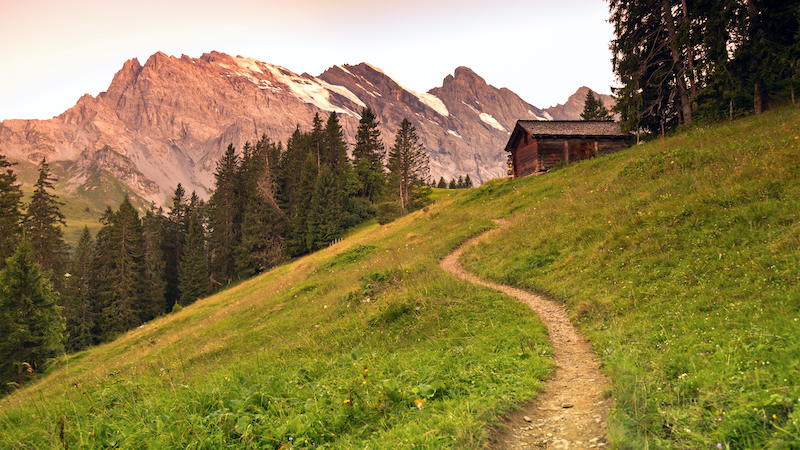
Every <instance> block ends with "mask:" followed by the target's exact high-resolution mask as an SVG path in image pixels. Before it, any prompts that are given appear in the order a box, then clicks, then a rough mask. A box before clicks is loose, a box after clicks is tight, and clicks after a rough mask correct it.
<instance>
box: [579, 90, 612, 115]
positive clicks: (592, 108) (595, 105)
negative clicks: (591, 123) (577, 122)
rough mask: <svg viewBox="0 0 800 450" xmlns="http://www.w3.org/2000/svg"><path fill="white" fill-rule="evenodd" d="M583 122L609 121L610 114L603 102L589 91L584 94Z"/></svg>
mask: <svg viewBox="0 0 800 450" xmlns="http://www.w3.org/2000/svg"><path fill="white" fill-rule="evenodd" d="M581 119H583V120H610V119H611V112H609V110H608V109H606V107H605V105H603V100H601V99H599V98H597V97H595V95H594V92H593V91H592V90H591V89H589V92H587V93H586V100H585V101H584V103H583V112H581Z"/></svg>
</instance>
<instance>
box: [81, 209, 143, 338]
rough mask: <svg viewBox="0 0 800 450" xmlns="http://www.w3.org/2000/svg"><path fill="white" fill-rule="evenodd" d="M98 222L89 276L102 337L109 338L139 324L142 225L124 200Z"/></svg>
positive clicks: (141, 276) (135, 213) (133, 210)
mask: <svg viewBox="0 0 800 450" xmlns="http://www.w3.org/2000/svg"><path fill="white" fill-rule="evenodd" d="M101 222H102V223H103V228H102V229H101V230H100V231H98V233H97V252H96V253H95V262H94V264H93V266H94V269H93V275H94V276H95V277H96V278H95V283H94V284H95V286H96V295H97V299H98V301H99V302H100V304H101V305H102V306H103V313H102V326H101V329H102V335H103V337H104V338H105V339H109V338H113V337H114V336H116V335H117V334H119V333H122V332H125V331H127V330H130V329H131V328H134V327H136V326H138V325H139V324H141V323H142V321H141V318H140V315H141V313H142V312H141V308H140V307H141V294H142V288H143V286H142V278H143V274H142V224H141V221H140V220H139V213H138V212H136V209H134V208H133V205H131V203H130V200H129V199H128V197H125V199H124V200H123V201H122V204H120V206H119V210H118V211H117V212H116V213H115V212H113V211H112V210H111V208H108V209H107V210H106V213H105V214H104V215H103V217H102V219H101Z"/></svg>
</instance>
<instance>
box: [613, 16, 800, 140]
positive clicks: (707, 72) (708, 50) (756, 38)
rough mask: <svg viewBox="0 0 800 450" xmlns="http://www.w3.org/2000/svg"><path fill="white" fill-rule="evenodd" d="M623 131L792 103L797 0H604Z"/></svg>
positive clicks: (659, 129) (799, 24)
mask: <svg viewBox="0 0 800 450" xmlns="http://www.w3.org/2000/svg"><path fill="white" fill-rule="evenodd" d="M609 6H610V13H611V17H610V19H609V22H610V23H611V24H612V25H613V26H614V34H615V38H614V39H613V40H612V41H611V51H612V64H613V67H614V72H615V74H616V75H617V77H618V79H619V82H620V84H621V86H620V87H619V88H615V89H612V90H613V91H614V95H615V97H616V98H617V104H616V106H615V107H614V111H615V112H617V113H619V114H620V124H621V125H622V128H623V130H624V131H629V130H630V131H639V130H641V131H645V132H650V133H653V134H661V135H663V134H665V133H666V132H668V131H670V130H674V129H676V128H677V127H678V126H680V125H682V124H689V123H691V122H697V121H700V122H702V123H709V122H716V121H719V120H722V119H733V118H734V117H740V116H743V115H747V114H752V113H755V114H759V113H761V112H763V111H765V110H767V109H769V108H771V107H773V106H774V105H776V104H779V103H782V102H787V101H789V100H791V102H794V101H795V98H794V97H795V92H794V84H795V81H796V78H797V76H798V75H800V72H798V70H800V66H798V65H797V61H798V57H800V46H798V44H797V36H798V33H800V16H799V15H798V13H797V11H798V2H797V0H791V1H786V0H764V1H755V0H744V1H735V2H720V1H715V0H657V1H654V0H611V1H610V2H609Z"/></svg>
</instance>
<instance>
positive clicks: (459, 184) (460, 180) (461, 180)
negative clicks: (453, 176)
mask: <svg viewBox="0 0 800 450" xmlns="http://www.w3.org/2000/svg"><path fill="white" fill-rule="evenodd" d="M456 189H464V177H463V176H462V175H459V176H458V181H456Z"/></svg>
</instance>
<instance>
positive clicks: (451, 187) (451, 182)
mask: <svg viewBox="0 0 800 450" xmlns="http://www.w3.org/2000/svg"><path fill="white" fill-rule="evenodd" d="M457 187H458V186H456V179H455V178H452V179H451V180H450V184H448V185H447V189H456V188H457Z"/></svg>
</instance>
